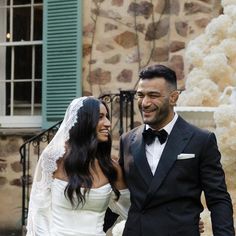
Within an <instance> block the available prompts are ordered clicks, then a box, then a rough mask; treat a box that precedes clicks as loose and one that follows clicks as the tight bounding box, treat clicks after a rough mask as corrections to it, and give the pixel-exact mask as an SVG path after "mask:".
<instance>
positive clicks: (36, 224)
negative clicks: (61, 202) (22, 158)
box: [26, 159, 52, 236]
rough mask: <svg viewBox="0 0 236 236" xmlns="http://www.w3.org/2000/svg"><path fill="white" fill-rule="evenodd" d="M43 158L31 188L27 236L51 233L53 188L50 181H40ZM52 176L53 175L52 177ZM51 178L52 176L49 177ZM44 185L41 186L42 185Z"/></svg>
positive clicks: (40, 235)
mask: <svg viewBox="0 0 236 236" xmlns="http://www.w3.org/2000/svg"><path fill="white" fill-rule="evenodd" d="M41 160H42V159H40V160H39V162H38V164H37V167H36V171H35V173H36V174H35V178H34V182H33V186H32V190H31V195H30V202H29V212H28V218H27V234H26V236H43V235H48V236H49V235H50V220H51V216H50V215H51V188H50V182H44V184H43V182H42V181H38V180H37V178H36V177H39V176H38V173H39V170H40V169H41V163H42V162H41ZM51 178H52V177H51ZM48 179H50V178H48ZM42 184H43V185H44V186H41V185H42Z"/></svg>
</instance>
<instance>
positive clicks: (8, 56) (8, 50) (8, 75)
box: [6, 47, 12, 80]
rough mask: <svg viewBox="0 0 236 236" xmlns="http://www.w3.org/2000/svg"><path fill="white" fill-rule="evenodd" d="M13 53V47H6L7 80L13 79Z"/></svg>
mask: <svg viewBox="0 0 236 236" xmlns="http://www.w3.org/2000/svg"><path fill="white" fill-rule="evenodd" d="M11 51H12V47H6V80H10V79H11Z"/></svg>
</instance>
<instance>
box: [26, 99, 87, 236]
mask: <svg viewBox="0 0 236 236" xmlns="http://www.w3.org/2000/svg"><path fill="white" fill-rule="evenodd" d="M86 98H87V97H80V98H76V99H74V100H73V101H72V102H71V103H70V105H69V106H68V108H67V110H66V113H65V116H64V120H63V121H62V123H61V125H60V128H59V129H58V131H57V133H56V134H55V136H54V137H53V139H52V140H51V142H50V143H49V144H48V145H47V147H46V148H45V149H44V151H43V152H42V154H41V155H40V158H39V161H38V163H37V166H36V170H35V174H34V181H33V185H32V190H31V195H30V203H29V212H28V220H27V236H31V235H37V233H36V232H41V233H42V234H41V235H49V232H50V231H49V229H50V207H51V184H52V181H53V173H54V172H55V170H56V169H57V163H56V162H57V160H58V159H60V158H61V157H62V156H63V155H64V153H65V143H66V141H67V140H68V139H69V131H70V129H71V128H72V127H73V126H74V124H75V123H76V120H77V112H78V110H79V109H80V108H81V107H82V106H83V101H84V100H85V99H86Z"/></svg>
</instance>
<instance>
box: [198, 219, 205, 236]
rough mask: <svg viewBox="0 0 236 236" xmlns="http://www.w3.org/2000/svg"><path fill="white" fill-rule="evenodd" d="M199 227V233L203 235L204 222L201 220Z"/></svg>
mask: <svg viewBox="0 0 236 236" xmlns="http://www.w3.org/2000/svg"><path fill="white" fill-rule="evenodd" d="M198 227H199V232H200V233H201V234H202V233H204V222H203V221H202V220H201V219H200V220H199V223H198Z"/></svg>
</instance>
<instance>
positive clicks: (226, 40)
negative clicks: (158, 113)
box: [178, 0, 236, 161]
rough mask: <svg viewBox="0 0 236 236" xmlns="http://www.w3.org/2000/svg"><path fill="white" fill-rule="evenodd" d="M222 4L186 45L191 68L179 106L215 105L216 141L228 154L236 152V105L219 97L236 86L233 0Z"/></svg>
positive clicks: (235, 8) (234, 10)
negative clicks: (204, 26) (205, 25)
mask: <svg viewBox="0 0 236 236" xmlns="http://www.w3.org/2000/svg"><path fill="white" fill-rule="evenodd" d="M221 5H222V7H223V8H224V10H223V12H224V14H222V15H219V16H218V17H216V18H215V19H213V20H212V21H211V22H210V23H209V24H208V25H207V27H206V29H205V31H204V33H203V34H201V35H200V36H198V37H197V38H195V39H193V40H192V41H190V42H189V44H188V45H187V47H186V52H185V60H186V64H187V65H189V66H190V68H192V70H191V71H190V73H189V74H187V75H186V83H185V88H186V89H185V91H183V92H182V93H181V94H180V96H179V101H178V105H179V106H214V107H217V106H218V108H217V109H216V111H215V113H214V117H213V118H214V120H215V124H216V135H217V140H218V143H219V148H220V150H221V152H222V154H223V156H224V157H225V156H226V157H227V156H228V157H229V156H232V155H233V153H235V151H236V138H232V137H236V105H235V102H232V99H231V100H230V99H229V96H230V95H229V94H227V96H225V98H224V99H221V96H222V94H223V92H224V89H225V88H226V87H228V86H232V87H236V0H222V1H221ZM231 159H232V158H231ZM223 161H224V160H223Z"/></svg>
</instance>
